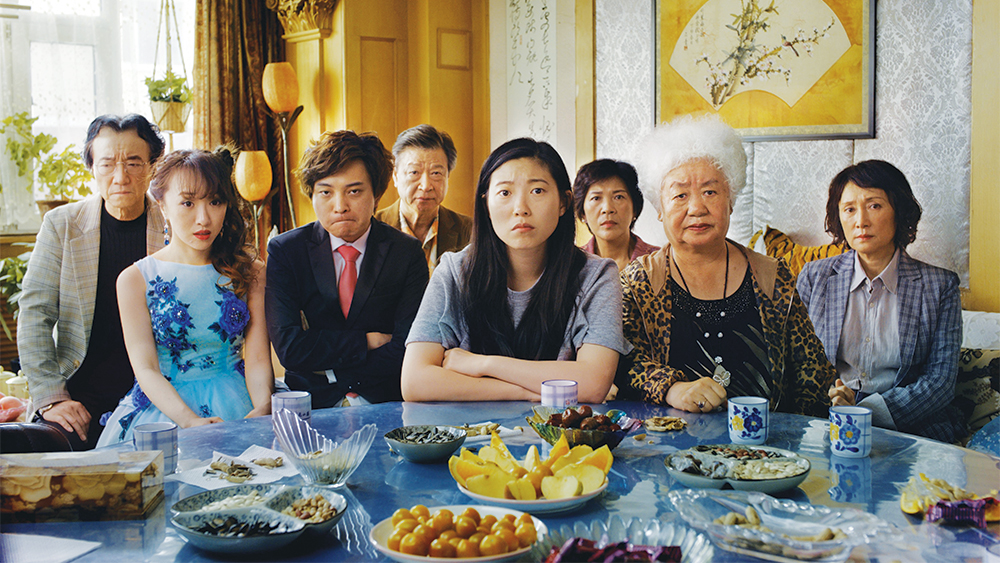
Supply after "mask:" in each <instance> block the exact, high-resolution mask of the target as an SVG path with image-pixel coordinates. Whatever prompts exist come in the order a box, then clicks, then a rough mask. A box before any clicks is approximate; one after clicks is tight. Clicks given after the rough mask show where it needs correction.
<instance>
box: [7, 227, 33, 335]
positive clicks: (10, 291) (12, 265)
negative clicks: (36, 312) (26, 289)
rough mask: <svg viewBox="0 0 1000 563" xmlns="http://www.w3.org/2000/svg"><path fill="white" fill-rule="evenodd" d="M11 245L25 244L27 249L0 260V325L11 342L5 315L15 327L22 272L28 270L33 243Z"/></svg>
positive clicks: (20, 243)
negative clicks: (0, 300)
mask: <svg viewBox="0 0 1000 563" xmlns="http://www.w3.org/2000/svg"><path fill="white" fill-rule="evenodd" d="M12 246H26V247H28V250H27V251H26V252H24V253H22V254H19V255H18V256H8V257H6V258H4V259H2V260H0V299H3V301H2V302H0V326H2V327H3V331H4V334H6V335H7V339H8V340H10V341H11V342H15V339H14V338H15V337H14V335H13V334H11V329H10V326H8V325H7V316H8V315H10V317H11V319H12V320H13V321H14V323H15V324H14V328H15V330H16V328H17V324H16V323H17V313H18V307H17V300H18V299H20V298H21V282H22V281H23V280H24V273H25V272H26V271H27V270H28V259H29V258H30V257H31V249H32V248H34V246H35V244H34V243H32V242H15V243H13V245H12Z"/></svg>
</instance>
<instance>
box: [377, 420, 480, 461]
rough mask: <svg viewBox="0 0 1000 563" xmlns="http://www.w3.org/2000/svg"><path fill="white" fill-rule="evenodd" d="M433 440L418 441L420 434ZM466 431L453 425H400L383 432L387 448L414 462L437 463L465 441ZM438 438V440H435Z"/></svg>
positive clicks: (446, 457)
mask: <svg viewBox="0 0 1000 563" xmlns="http://www.w3.org/2000/svg"><path fill="white" fill-rule="evenodd" d="M428 434H430V435H431V436H433V438H432V440H435V441H420V438H419V437H416V436H420V435H424V436H426V435H428ZM465 437H466V432H465V430H463V429H461V428H455V427H454V426H434V425H421V426H400V427H399V428H395V429H393V430H390V431H388V432H386V433H385V436H384V438H385V443H386V444H388V445H389V449H390V450H392V451H393V452H395V453H397V454H399V455H401V456H403V458H404V459H406V460H407V461H412V462H414V463H437V462H440V461H444V460H446V459H448V458H449V457H450V456H451V454H453V453H455V451H456V450H458V448H459V447H461V445H462V444H463V443H465ZM439 438H440V441H437V440H438V439H439Z"/></svg>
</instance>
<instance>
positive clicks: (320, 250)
mask: <svg viewBox="0 0 1000 563" xmlns="http://www.w3.org/2000/svg"><path fill="white" fill-rule="evenodd" d="M267 250H268V255H269V256H268V260H267V292H266V296H265V303H266V308H267V332H268V335H269V336H270V337H271V343H272V344H273V345H274V350H275V352H276V353H277V355H278V360H279V361H280V362H281V365H282V366H284V367H285V370H286V371H285V382H286V383H287V384H288V386H289V387H291V388H292V389H299V390H304V391H309V392H310V393H311V394H312V401H313V408H325V407H329V406H333V404H334V403H335V402H336V401H337V400H339V399H340V398H341V397H343V396H344V395H345V394H346V393H348V392H350V391H353V392H355V393H357V394H359V395H361V396H362V397H364V398H365V399H367V400H369V401H371V402H384V401H400V400H402V394H401V392H400V389H399V375H400V370H401V369H402V365H403V351H404V347H405V343H406V336H407V334H408V333H409V332H410V324H411V323H412V322H413V318H414V317H415V316H416V314H417V308H418V307H419V306H420V299H421V298H422V297H423V294H424V288H425V287H426V286H427V262H426V260H425V259H424V253H423V250H421V248H420V243H419V242H417V239H415V238H413V237H411V236H409V235H405V234H403V233H401V232H399V231H397V230H395V229H393V228H391V227H389V226H388V225H386V224H385V223H382V222H381V221H378V220H377V219H374V218H373V219H372V226H371V233H370V234H369V235H368V244H367V247H366V251H365V256H364V259H363V260H362V262H361V271H360V272H358V284H357V286H356V288H355V290H354V298H353V299H352V301H351V310H350V312H349V313H348V315H347V318H346V319H345V318H344V314H343V312H341V309H340V299H339V297H338V296H337V275H336V271H335V269H334V265H333V252H332V250H331V247H330V234H329V233H327V231H326V230H325V229H324V228H323V225H321V224H320V223H319V221H315V222H313V223H310V224H308V225H304V226H302V227H299V228H297V229H294V230H292V231H289V232H287V233H283V234H281V235H279V236H277V237H275V238H274V239H273V240H272V241H271V242H270V244H268V247H267ZM368 332H383V333H388V334H392V341H391V342H389V343H388V344H385V345H384V346H381V347H379V348H377V349H375V350H371V351H369V350H368V344H367V340H366V337H365V333H368ZM328 369H332V370H333V372H334V375H336V377H337V382H336V383H333V384H330V383H329V382H328V380H327V377H326V375H325V374H323V373H319V374H317V373H316V372H323V371H325V370H328Z"/></svg>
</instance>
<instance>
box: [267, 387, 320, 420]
mask: <svg viewBox="0 0 1000 563" xmlns="http://www.w3.org/2000/svg"><path fill="white" fill-rule="evenodd" d="M281 409H288V410H290V411H292V412H293V413H295V414H297V415H298V416H299V418H301V419H302V420H304V421H306V422H309V421H310V420H312V395H310V394H309V392H308V391H281V392H278V393H274V394H273V395H271V414H272V415H274V413H276V412H278V411H279V410H281Z"/></svg>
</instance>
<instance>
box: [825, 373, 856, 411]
mask: <svg viewBox="0 0 1000 563" xmlns="http://www.w3.org/2000/svg"><path fill="white" fill-rule="evenodd" d="M829 395H830V403H831V404H832V405H833V406H835V407H841V406H848V407H849V406H853V405H854V401H855V399H857V396H856V395H855V394H854V389H851V388H850V387H848V386H847V384H846V383H844V382H843V380H840V379H838V380H837V381H834V382H833V387H831V388H830V392H829Z"/></svg>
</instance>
